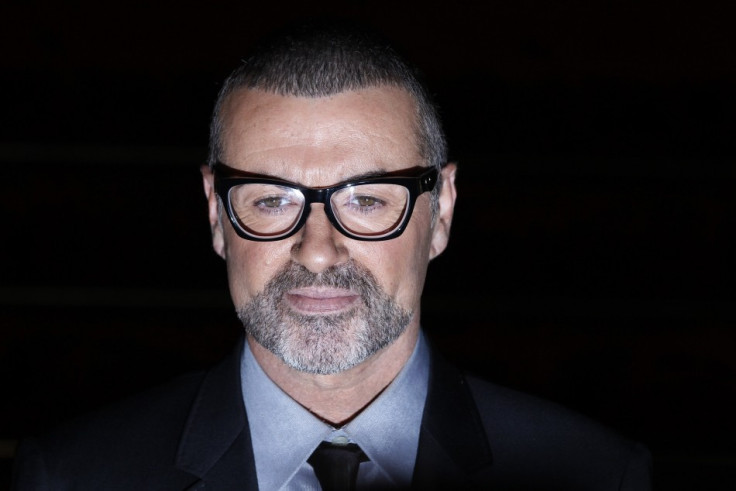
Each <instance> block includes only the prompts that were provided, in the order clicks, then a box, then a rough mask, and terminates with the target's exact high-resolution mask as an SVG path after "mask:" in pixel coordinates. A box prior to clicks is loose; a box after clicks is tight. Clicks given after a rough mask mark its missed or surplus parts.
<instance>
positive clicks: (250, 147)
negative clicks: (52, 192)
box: [204, 87, 454, 373]
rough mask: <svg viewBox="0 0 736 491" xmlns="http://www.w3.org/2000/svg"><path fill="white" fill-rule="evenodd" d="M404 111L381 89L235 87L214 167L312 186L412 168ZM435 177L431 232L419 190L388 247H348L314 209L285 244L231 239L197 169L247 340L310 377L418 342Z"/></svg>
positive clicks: (447, 203) (409, 109)
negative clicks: (285, 91) (408, 340)
mask: <svg viewBox="0 0 736 491" xmlns="http://www.w3.org/2000/svg"><path fill="white" fill-rule="evenodd" d="M414 107H415V106H414V103H413V100H412V99H411V97H410V96H409V95H408V94H407V93H406V92H404V91H402V90H399V89H395V88H385V87H384V88H370V89H363V90H359V91H352V92H344V93H341V94H337V95H334V96H331V97H320V98H306V97H291V96H280V95H276V94H271V93H267V92H263V91H259V90H241V91H239V92H236V93H235V94H233V95H232V96H231V97H230V98H229V99H228V101H227V104H226V106H225V111H224V115H223V122H224V128H225V132H224V135H223V147H224V155H223V161H224V163H226V164H227V165H228V166H230V167H233V168H236V169H239V170H242V171H246V172H251V173H256V174H262V175H268V176H273V177H277V178H280V179H284V180H287V181H291V182H296V183H299V184H301V185H304V186H310V187H323V186H330V185H333V184H336V183H338V182H342V181H346V180H350V179H352V178H354V177H356V176H361V175H365V174H367V173H376V172H379V173H382V172H392V171H397V170H401V169H407V168H411V167H417V166H422V165H425V164H424V162H423V159H422V158H421V156H420V154H419V150H418V148H419V147H418V142H417V135H416V130H415V128H416V125H415V123H414V120H415V117H414ZM443 177H444V178H445V188H443V191H442V195H441V199H440V212H439V215H438V220H437V221H436V223H435V224H433V223H432V219H431V215H430V195H429V193H424V194H422V195H421V196H420V197H419V198H418V199H417V202H416V206H415V208H414V212H413V215H412V217H411V220H410V222H409V224H408V225H407V227H406V229H405V231H404V232H403V234H402V235H401V236H399V237H397V238H394V239H391V240H387V241H378V242H369V241H359V240H355V239H350V238H348V237H346V236H344V235H342V234H341V233H340V232H338V231H337V230H336V229H335V228H334V227H333V226H332V225H331V223H330V222H329V221H328V219H327V216H326V215H325V213H324V209H323V205H322V204H313V205H312V211H311V214H310V215H309V218H308V220H307V222H306V224H305V225H304V227H303V228H302V229H301V230H300V231H299V232H298V233H296V234H295V235H293V236H291V237H289V238H286V239H282V240H277V241H272V242H255V241H249V240H245V239H242V238H240V237H239V236H237V235H236V233H235V231H234V230H233V228H232V226H231V224H230V223H229V222H228V221H227V219H225V218H224V216H223V220H222V222H219V221H218V209H217V201H216V199H215V197H214V193H213V191H212V175H211V174H210V173H209V172H208V171H206V170H205V171H204V178H205V191H206V192H207V195H208V198H209V205H210V223H211V225H212V229H213V245H214V248H215V250H216V252H217V253H218V254H220V255H221V256H222V257H223V258H225V260H226V261H227V270H228V279H229V284H230V293H231V296H232V298H233V302H234V304H235V307H236V310H237V311H238V313H239V316H240V317H241V319H242V320H243V322H244V324H245V327H246V330H247V332H248V333H249V335H251V336H252V337H253V338H254V339H255V340H256V341H258V342H259V343H260V344H261V345H263V346H264V347H266V348H267V349H269V350H270V351H272V352H273V353H274V354H276V355H277V356H278V357H279V358H281V359H282V360H283V361H284V362H285V363H286V364H287V365H289V366H291V367H292V368H296V369H298V370H302V371H307V372H312V373H335V372H339V371H342V370H345V369H347V368H350V367H352V366H355V365H357V364H359V363H361V362H362V361H364V360H365V359H367V358H368V357H370V356H371V355H372V354H374V353H375V352H377V351H378V350H380V349H382V348H383V347H385V346H387V345H388V344H390V343H392V342H393V341H395V340H396V339H397V338H399V337H401V336H406V335H416V331H417V329H418V325H419V301H420V296H421V291H422V287H423V285H424V278H425V274H426V269H427V264H428V262H429V260H430V259H432V258H433V257H435V256H436V255H437V254H439V253H440V252H442V250H444V248H445V246H446V242H447V236H448V233H449V224H450V220H451V217H452V206H453V204H454V183H453V180H454V167H453V166H448V168H446V169H445V170H444V171H443ZM408 333H409V334H408Z"/></svg>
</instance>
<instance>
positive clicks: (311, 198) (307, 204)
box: [292, 187, 347, 234]
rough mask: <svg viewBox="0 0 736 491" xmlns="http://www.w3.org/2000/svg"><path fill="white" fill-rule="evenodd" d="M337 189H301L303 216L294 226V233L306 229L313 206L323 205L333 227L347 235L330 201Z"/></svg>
mask: <svg viewBox="0 0 736 491" xmlns="http://www.w3.org/2000/svg"><path fill="white" fill-rule="evenodd" d="M337 189H338V188H337V187H332V188H321V189H319V188H318V189H314V188H304V189H300V191H301V193H302V195H303V196H304V209H303V210H302V216H301V218H300V219H299V222H298V223H297V224H296V225H295V226H294V229H293V231H292V233H297V232H298V231H299V230H301V229H302V227H304V225H306V223H307V220H308V219H309V214H310V213H311V211H312V204H314V203H322V206H323V209H324V214H325V215H327V219H328V220H329V221H330V223H331V224H332V226H333V227H334V228H335V229H336V230H337V231H338V232H340V233H341V234H346V232H347V231H346V230H345V228H344V227H343V226H342V225H340V222H339V221H338V220H337V217H336V216H335V214H334V213H333V211H332V202H331V201H330V199H331V198H332V194H333V193H334V192H335V191H336V190H337Z"/></svg>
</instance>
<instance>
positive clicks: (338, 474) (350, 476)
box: [307, 442, 368, 491]
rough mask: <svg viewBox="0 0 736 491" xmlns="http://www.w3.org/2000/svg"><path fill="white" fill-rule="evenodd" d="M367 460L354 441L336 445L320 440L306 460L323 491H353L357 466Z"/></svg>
mask: <svg viewBox="0 0 736 491" xmlns="http://www.w3.org/2000/svg"><path fill="white" fill-rule="evenodd" d="M367 460H368V457H366V455H365V453H363V450H361V449H360V447H359V446H358V445H356V444H355V443H348V444H345V445H337V444H334V443H330V442H322V443H320V445H319V447H317V448H316V449H315V450H314V452H312V455H311V456H310V457H309V459H307V462H309V464H310V465H311V466H312V468H313V469H314V474H315V475H316V476H317V479H318V480H319V483H320V485H321V486H322V490H323V491H353V490H354V489H355V481H356V479H357V477H358V467H359V466H360V463H361V462H365V461H367Z"/></svg>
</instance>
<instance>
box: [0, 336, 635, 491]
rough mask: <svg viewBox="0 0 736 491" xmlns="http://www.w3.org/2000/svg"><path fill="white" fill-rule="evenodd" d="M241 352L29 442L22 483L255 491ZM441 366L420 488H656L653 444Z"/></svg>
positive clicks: (433, 388)
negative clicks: (644, 444) (651, 468)
mask: <svg viewBox="0 0 736 491" xmlns="http://www.w3.org/2000/svg"><path fill="white" fill-rule="evenodd" d="M240 349H242V344H241V348H240ZM240 349H238V350H236V352H235V353H233V354H232V355H231V356H229V357H228V358H226V359H225V360H223V362H221V363H220V364H218V365H217V366H215V367H214V368H212V369H211V370H209V371H208V372H206V373H197V374H191V375H187V376H184V377H181V378H179V379H177V380H175V381H174V382H172V383H170V384H169V385H167V386H165V387H162V388H159V389H156V390H152V391H149V392H147V393H144V394H142V395H140V396H137V397H135V398H133V399H131V400H128V401H126V402H123V403H120V404H118V405H116V406H114V407H112V408H109V409H107V410H105V411H101V412H99V413H97V414H95V415H92V416H89V417H86V418H84V419H81V420H78V421H76V422H73V423H70V424H68V425H66V426H64V427H62V428H59V429H58V430H57V431H55V432H54V433H52V434H50V435H48V436H45V437H43V438H38V439H29V440H26V441H24V442H23V443H22V444H21V445H20V447H19V449H18V454H17V459H16V468H15V475H14V488H13V489H15V490H24V491H25V490H54V491H56V490H71V489H77V490H106V491H112V490H156V491H160V490H204V489H207V490H236V489H237V490H241V489H242V490H246V489H253V490H255V489H257V480H256V475H255V468H254V463H253V452H252V449H251V441H250V431H249V429H248V422H247V417H246V413H245V407H244V405H243V400H242V397H241V390H240ZM431 363H432V368H431V370H432V372H431V376H430V387H429V392H428V396H427V404H426V407H425V410H424V416H423V420H422V428H421V432H420V438H419V452H418V455H417V462H416V467H415V472H414V486H413V487H415V488H416V489H476V488H482V489H490V488H492V489H506V490H510V489H519V490H521V489H524V490H532V489H545V490H554V489H560V490H567V491H570V490H614V489H615V490H624V489H625V490H644V489H649V454H648V452H647V451H646V449H644V448H643V447H641V446H639V445H637V444H635V443H632V442H629V441H627V440H624V439H622V438H621V437H619V436H617V435H616V434H614V433H612V432H610V431H609V430H607V429H605V428H602V427H601V426H599V425H597V424H596V423H594V422H592V421H589V420H587V419H586V418H584V417H582V416H579V415H576V414H574V413H571V412H569V411H567V410H565V409H563V408H561V407H559V406H557V405H554V404H550V403H547V402H543V401H540V400H538V399H535V398H533V397H530V396H527V395H523V394H520V393H517V392H514V391H510V390H508V389H504V388H501V387H498V386H495V385H492V384H489V383H486V382H483V381H481V380H478V379H476V378H473V377H470V376H466V375H463V374H462V373H461V372H460V371H458V370H457V369H456V368H454V367H452V366H450V365H448V364H446V363H445V362H443V361H442V360H441V359H440V358H439V357H438V356H436V355H434V354H433V355H432V362H431ZM269 491H270V490H269Z"/></svg>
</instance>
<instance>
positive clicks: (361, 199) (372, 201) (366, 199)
mask: <svg viewBox="0 0 736 491" xmlns="http://www.w3.org/2000/svg"><path fill="white" fill-rule="evenodd" d="M353 201H354V202H355V204H357V205H358V206H361V207H375V206H380V205H382V204H383V202H382V201H381V200H380V199H378V198H376V197H375V196H354V197H353Z"/></svg>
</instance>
